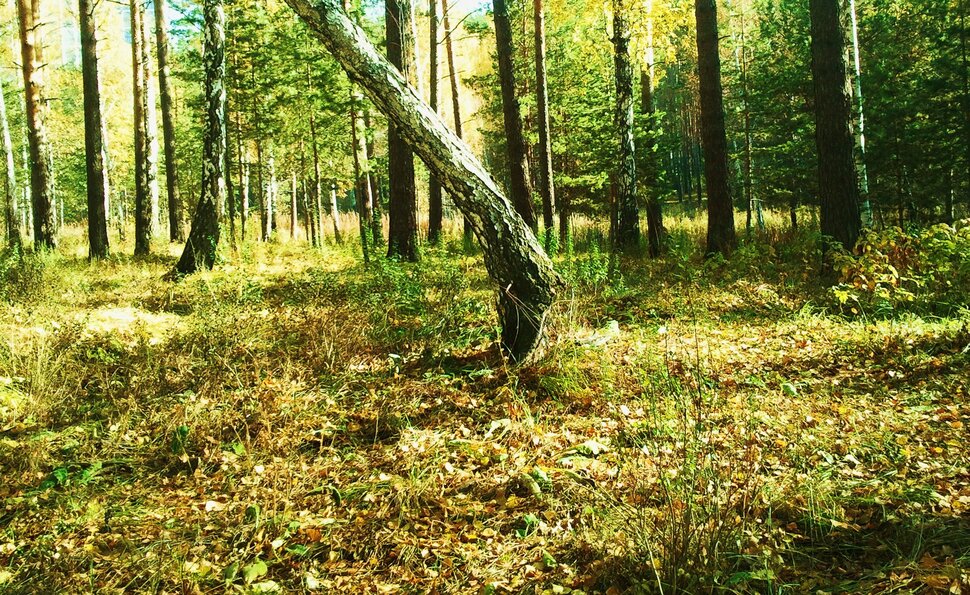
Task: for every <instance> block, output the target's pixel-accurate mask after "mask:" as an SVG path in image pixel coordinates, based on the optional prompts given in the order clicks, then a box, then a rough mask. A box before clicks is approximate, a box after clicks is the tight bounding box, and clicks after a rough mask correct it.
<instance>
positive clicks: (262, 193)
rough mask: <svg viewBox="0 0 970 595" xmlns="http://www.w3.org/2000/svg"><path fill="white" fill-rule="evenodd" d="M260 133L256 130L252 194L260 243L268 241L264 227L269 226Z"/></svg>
mask: <svg viewBox="0 0 970 595" xmlns="http://www.w3.org/2000/svg"><path fill="white" fill-rule="evenodd" d="M260 135H261V132H259V130H258V129H257V132H256V186H255V189H256V192H255V193H254V194H253V198H254V199H255V200H256V209H257V210H258V211H259V235H258V237H259V240H260V241H261V242H266V241H268V240H269V236H267V235H266V227H267V225H268V224H269V221H268V220H267V217H266V215H267V211H266V201H267V200H268V199H269V197H267V196H266V186H265V183H264V180H263V141H262V137H261V136H260Z"/></svg>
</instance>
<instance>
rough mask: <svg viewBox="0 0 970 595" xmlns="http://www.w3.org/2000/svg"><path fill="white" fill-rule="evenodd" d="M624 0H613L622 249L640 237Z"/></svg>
mask: <svg viewBox="0 0 970 595" xmlns="http://www.w3.org/2000/svg"><path fill="white" fill-rule="evenodd" d="M626 12H627V7H626V6H625V5H624V0H613V61H614V64H615V67H616V68H615V76H616V115H615V122H616V134H617V137H618V138H619V146H618V150H617V154H616V158H617V159H616V160H617V169H616V176H615V182H616V206H615V208H616V211H615V212H616V228H615V237H614V238H613V242H614V245H615V246H616V248H617V249H620V250H625V249H628V248H632V247H635V246H636V245H637V244H638V243H639V241H640V210H639V208H638V206H637V164H636V156H635V150H636V149H635V146H634V141H633V66H632V64H631V63H630V28H629V23H628V21H627V14H626Z"/></svg>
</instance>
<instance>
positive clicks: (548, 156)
mask: <svg viewBox="0 0 970 595" xmlns="http://www.w3.org/2000/svg"><path fill="white" fill-rule="evenodd" d="M532 9H533V19H534V20H535V44H536V108H537V111H538V116H539V194H540V196H541V198H542V226H543V227H544V228H545V230H544V232H545V240H546V246H545V247H546V251H547V252H548V251H550V250H551V248H552V240H553V238H555V237H556V236H555V229H554V228H555V225H556V223H555V221H554V219H553V214H554V213H555V211H556V189H555V184H554V183H553V177H552V142H551V141H550V139H549V85H548V84H547V83H546V17H545V13H544V11H543V8H542V0H533V5H532Z"/></svg>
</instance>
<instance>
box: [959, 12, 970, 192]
mask: <svg viewBox="0 0 970 595" xmlns="http://www.w3.org/2000/svg"><path fill="white" fill-rule="evenodd" d="M958 10H959V13H960V66H961V69H960V72H961V75H962V78H963V94H962V96H961V103H962V104H963V106H962V107H963V126H962V128H963V161H964V163H963V191H964V202H965V206H966V208H967V209H968V210H970V52H968V50H967V45H968V44H967V7H966V3H965V1H964V0H960V2H959V6H958Z"/></svg>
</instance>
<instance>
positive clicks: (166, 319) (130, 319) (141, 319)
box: [77, 307, 180, 339]
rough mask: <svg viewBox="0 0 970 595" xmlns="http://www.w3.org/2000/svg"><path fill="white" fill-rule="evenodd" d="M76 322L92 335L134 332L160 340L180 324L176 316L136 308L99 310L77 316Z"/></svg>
mask: <svg viewBox="0 0 970 595" xmlns="http://www.w3.org/2000/svg"><path fill="white" fill-rule="evenodd" d="M77 320H78V321H79V322H81V323H82V324H84V328H85V330H87V331H88V332H90V333H92V334H128V333H131V332H133V331H135V330H138V331H141V332H144V333H147V334H148V335H149V336H150V337H151V338H152V339H160V338H162V337H163V336H165V335H167V334H168V333H169V332H170V331H171V330H173V329H175V328H177V327H178V326H179V324H180V318H179V316H178V315H176V314H171V313H168V312H148V311H145V310H139V309H138V308H131V307H120V308H99V309H97V310H91V311H88V312H85V313H82V314H78V316H77Z"/></svg>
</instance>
